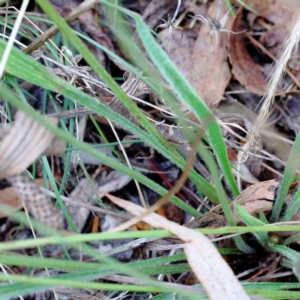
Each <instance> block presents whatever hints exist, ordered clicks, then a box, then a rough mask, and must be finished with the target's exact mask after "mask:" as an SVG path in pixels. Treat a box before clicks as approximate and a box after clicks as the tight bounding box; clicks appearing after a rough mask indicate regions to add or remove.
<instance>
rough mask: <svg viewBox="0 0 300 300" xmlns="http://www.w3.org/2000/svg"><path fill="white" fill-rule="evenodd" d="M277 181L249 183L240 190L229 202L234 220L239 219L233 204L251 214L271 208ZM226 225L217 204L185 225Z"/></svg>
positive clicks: (190, 226)
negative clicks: (247, 186)
mask: <svg viewBox="0 0 300 300" xmlns="http://www.w3.org/2000/svg"><path fill="white" fill-rule="evenodd" d="M279 183H280V182H279V181H278V180H275V179H272V180H268V181H263V182H260V183H257V184H254V185H251V186H250V187H249V188H247V189H245V190H244V191H242V193H241V194H240V195H239V196H238V197H237V198H236V199H235V200H234V201H232V202H231V203H230V209H231V210H232V212H233V214H234V218H235V221H236V222H237V223H239V222H240V221H241V220H240V218H239V217H238V216H237V215H236V214H235V212H234V205H235V204H238V205H240V206H242V207H244V208H245V209H246V210H247V211H248V212H249V214H251V215H255V214H258V213H260V212H264V211H270V210H272V209H273V202H274V198H275V192H276V189H277V187H278V186H279ZM226 225H227V221H226V218H225V216H224V214H223V211H222V207H221V205H218V206H216V207H214V208H213V209H212V210H210V211H209V212H207V213H206V214H204V215H202V216H201V217H199V218H196V219H194V220H193V221H192V222H190V223H188V224H187V225H186V226H187V227H189V228H198V227H200V228H201V227H221V226H226Z"/></svg>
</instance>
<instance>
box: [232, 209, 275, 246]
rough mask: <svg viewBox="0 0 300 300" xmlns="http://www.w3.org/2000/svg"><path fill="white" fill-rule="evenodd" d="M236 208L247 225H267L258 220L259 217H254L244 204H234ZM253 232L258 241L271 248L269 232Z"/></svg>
mask: <svg viewBox="0 0 300 300" xmlns="http://www.w3.org/2000/svg"><path fill="white" fill-rule="evenodd" d="M234 209H235V212H236V214H237V215H238V216H239V217H240V218H241V220H242V222H243V223H245V224H246V225H247V226H259V225H265V224H264V223H263V222H262V221H260V220H258V219H257V218H254V217H253V216H251V215H250V214H249V213H248V211H247V210H246V209H245V208H243V207H242V206H239V205H237V204H235V205H234ZM252 234H253V235H254V236H255V237H256V239H257V240H258V242H259V243H260V244H261V245H262V246H263V247H264V248H265V249H268V248H269V242H268V234H267V233H265V232H252Z"/></svg>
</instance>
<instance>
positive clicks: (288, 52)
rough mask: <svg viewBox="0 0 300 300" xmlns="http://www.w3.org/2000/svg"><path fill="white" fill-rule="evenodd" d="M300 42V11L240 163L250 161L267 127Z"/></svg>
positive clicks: (273, 74) (272, 76)
mask: <svg viewBox="0 0 300 300" xmlns="http://www.w3.org/2000/svg"><path fill="white" fill-rule="evenodd" d="M299 41H300V11H299V12H298V13H297V18H296V22H295V24H294V26H293V29H292V32H291V34H290V36H289V37H288V39H287V40H286V42H285V43H284V45H283V48H282V51H280V53H279V55H278V60H277V62H276V64H275V67H274V71H273V72H272V75H271V78H270V82H269V84H268V86H267V89H266V92H265V94H264V97H263V99H262V102H263V104H262V107H261V109H260V113H259V115H258V117H257V120H256V122H255V123H254V126H253V129H252V132H251V135H250V136H249V137H248V139H247V142H246V144H245V145H244V147H243V150H242V152H241V153H240V155H239V161H240V162H241V163H244V162H245V161H246V160H247V159H248V152H249V151H250V149H252V148H253V147H254V145H255V143H256V139H257V137H258V135H259V132H260V131H261V130H262V128H263V127H264V126H265V124H266V122H267V119H268V117H269V113H270V109H271V107H272V105H273V102H274V97H275V95H276V93H277V89H278V86H279V84H280V83H281V81H282V78H283V75H284V74H285V69H286V67H287V64H288V62H289V60H290V58H291V57H292V53H293V49H294V48H295V47H296V46H297V45H298V43H299Z"/></svg>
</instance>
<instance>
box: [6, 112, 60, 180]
mask: <svg viewBox="0 0 300 300" xmlns="http://www.w3.org/2000/svg"><path fill="white" fill-rule="evenodd" d="M48 120H49V121H50V122H51V123H54V124H57V121H58V120H57V119H53V118H51V119H50V118H49V119H48ZM52 140H53V134H52V133H51V132H50V131H48V130H47V129H46V128H45V127H42V126H41V125H40V124H39V123H38V122H36V121H34V120H33V119H31V118H29V117H28V116H27V115H26V114H25V113H23V112H20V111H18V112H17V114H16V121H15V122H14V124H13V126H12V128H11V130H10V131H9V134H8V135H7V136H5V137H4V139H3V141H2V144H1V146H0V178H1V179H3V178H6V177H8V176H13V175H16V174H20V173H22V172H23V171H24V170H25V169H26V168H27V167H28V166H29V165H30V164H32V163H33V162H34V161H35V160H36V159H37V158H38V157H39V156H40V155H41V154H42V153H43V152H44V151H45V150H46V149H47V148H48V147H49V145H50V144H51V142H52Z"/></svg>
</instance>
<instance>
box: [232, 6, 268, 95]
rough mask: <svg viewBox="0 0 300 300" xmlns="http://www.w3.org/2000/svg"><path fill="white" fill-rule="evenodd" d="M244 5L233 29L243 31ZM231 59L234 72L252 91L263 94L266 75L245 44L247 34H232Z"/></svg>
mask: <svg viewBox="0 0 300 300" xmlns="http://www.w3.org/2000/svg"><path fill="white" fill-rule="evenodd" d="M242 13H243V7H242V6H241V7H240V8H239V10H238V12H237V15H236V18H235V20H234V21H233V24H232V30H233V31H241V30H243V29H244V28H242V27H241V19H242ZM228 54H229V60H230V63H231V65H232V74H233V75H234V76H235V78H236V79H237V80H238V81H239V82H240V83H241V84H242V85H243V86H244V87H245V88H246V89H247V90H248V91H250V92H252V93H255V94H259V95H263V94H264V92H265V89H266V86H267V84H268V82H267V80H266V77H265V76H264V74H263V73H262V71H261V69H260V67H259V65H258V64H256V63H255V62H254V61H253V59H252V58H251V56H250V55H249V53H248V51H247V49H246V45H245V35H241V34H236V35H233V34H232V35H231V36H230V40H229V48H228Z"/></svg>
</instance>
